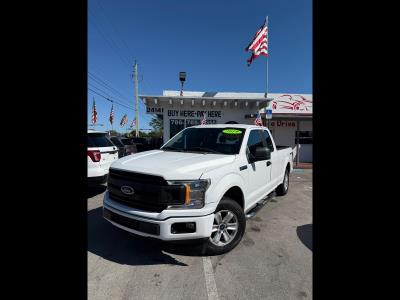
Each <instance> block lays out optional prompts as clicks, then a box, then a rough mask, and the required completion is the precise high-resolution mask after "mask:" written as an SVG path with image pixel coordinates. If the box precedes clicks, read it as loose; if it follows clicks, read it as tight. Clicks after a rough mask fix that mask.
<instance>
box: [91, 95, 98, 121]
mask: <svg viewBox="0 0 400 300" xmlns="http://www.w3.org/2000/svg"><path fill="white" fill-rule="evenodd" d="M96 122H97V111H96V103H95V101H94V97H93V106H92V124H93V125H94V124H96Z"/></svg>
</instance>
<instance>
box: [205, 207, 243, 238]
mask: <svg viewBox="0 0 400 300" xmlns="http://www.w3.org/2000/svg"><path fill="white" fill-rule="evenodd" d="M238 228H239V221H238V218H237V216H236V215H235V214H234V213H233V212H232V211H230V210H220V211H218V212H216V213H215V214H214V224H213V228H212V233H211V236H210V241H211V243H213V244H214V245H216V246H225V245H227V244H229V243H230V242H232V241H233V239H234V238H235V236H236V233H237V232H238Z"/></svg>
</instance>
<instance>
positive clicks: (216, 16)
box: [88, 0, 312, 132]
mask: <svg viewBox="0 0 400 300" xmlns="http://www.w3.org/2000/svg"><path fill="white" fill-rule="evenodd" d="M267 15H268V17H269V45H268V46H269V53H270V56H269V62H268V63H269V92H271V93H280V92H282V93H312V1H311V0H263V1H260V0H253V1H232V0H230V1H228V0H220V1H218V0H213V1H209V0H202V1H194V0H193V1H183V0H168V1H167V0H147V1H139V0H114V1H107V0H89V1H88V71H89V74H88V121H89V123H90V120H91V107H92V101H93V97H94V98H95V100H96V107H97V112H98V123H100V124H104V126H102V127H100V126H99V127H96V128H98V129H111V125H110V123H109V121H108V117H109V114H110V110H111V103H110V102H108V101H107V100H105V99H103V98H102V97H101V96H99V95H97V94H95V93H94V92H92V91H90V90H89V88H90V89H91V90H94V91H96V92H97V93H99V94H102V95H103V96H107V97H109V98H113V99H115V100H116V101H118V102H120V103H121V104H122V105H124V106H125V107H124V106H122V105H118V104H114V112H115V120H114V129H117V130H119V131H121V132H122V131H123V130H122V129H121V127H120V126H119V122H120V120H121V118H122V116H123V115H124V114H125V113H126V114H128V119H129V123H130V122H131V121H132V119H133V117H134V111H133V110H132V108H133V107H134V83H133V80H132V71H133V63H134V60H135V59H136V60H137V62H138V68H139V94H150V95H160V94H162V91H163V90H179V89H180V82H179V79H178V74H179V72H180V71H186V72H187V78H186V82H185V89H186V90H192V91H224V92H265V89H266V83H265V82H266V58H265V57H263V56H260V57H259V58H258V59H256V60H255V61H253V63H252V65H251V66H250V67H248V66H247V63H246V60H247V58H248V57H249V56H250V53H246V52H245V51H244V48H245V47H246V46H247V44H248V43H249V42H250V40H251V38H252V37H253V35H254V34H255V32H256V31H257V29H258V28H259V27H260V26H261V25H262V23H263V22H264V19H265V16H267ZM139 102H140V104H139V105H140V109H139V127H140V128H150V127H149V125H148V123H149V121H150V120H151V115H147V114H145V112H144V109H145V108H144V105H143V104H142V103H141V101H139Z"/></svg>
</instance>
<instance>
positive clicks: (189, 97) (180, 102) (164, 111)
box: [140, 91, 312, 163]
mask: <svg viewBox="0 0 400 300" xmlns="http://www.w3.org/2000/svg"><path fill="white" fill-rule="evenodd" d="M140 99H141V100H142V101H143V103H144V104H145V106H146V113H148V114H156V115H158V116H159V117H160V119H162V120H163V128H164V130H163V140H164V141H167V140H168V139H170V138H171V137H173V136H174V135H175V134H177V133H178V132H179V131H181V130H182V129H184V128H186V127H190V126H194V125H199V124H200V123H201V120H202V119H203V116H204V114H205V119H206V120H207V123H208V124H225V123H228V124H229V123H231V124H235V123H241V124H254V120H255V118H256V116H257V114H258V112H259V113H260V115H261V117H262V121H263V124H264V126H266V127H268V128H269V129H270V131H271V133H272V135H273V137H274V139H275V142H276V144H277V145H285V146H291V147H295V146H296V145H297V144H299V145H300V148H299V157H298V160H299V162H308V163H309V162H312V94H288V93H285V94H283V93H268V97H267V98H265V94H264V93H229V92H191V91H184V92H183V95H182V96H181V95H180V91H164V92H163V94H162V95H161V96H157V95H156V96H154V95H141V96H140ZM268 109H271V110H272V118H268V119H267V118H266V117H267V116H268V115H269V114H268V115H267V114H266V112H267V110H268Z"/></svg>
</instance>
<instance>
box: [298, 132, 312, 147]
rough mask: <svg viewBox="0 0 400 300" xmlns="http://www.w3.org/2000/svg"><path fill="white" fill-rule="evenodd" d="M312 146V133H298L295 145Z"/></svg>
mask: <svg viewBox="0 0 400 300" xmlns="http://www.w3.org/2000/svg"><path fill="white" fill-rule="evenodd" d="M297 143H298V144H302V145H306V144H312V143H313V142H312V131H296V137H295V144H297Z"/></svg>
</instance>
